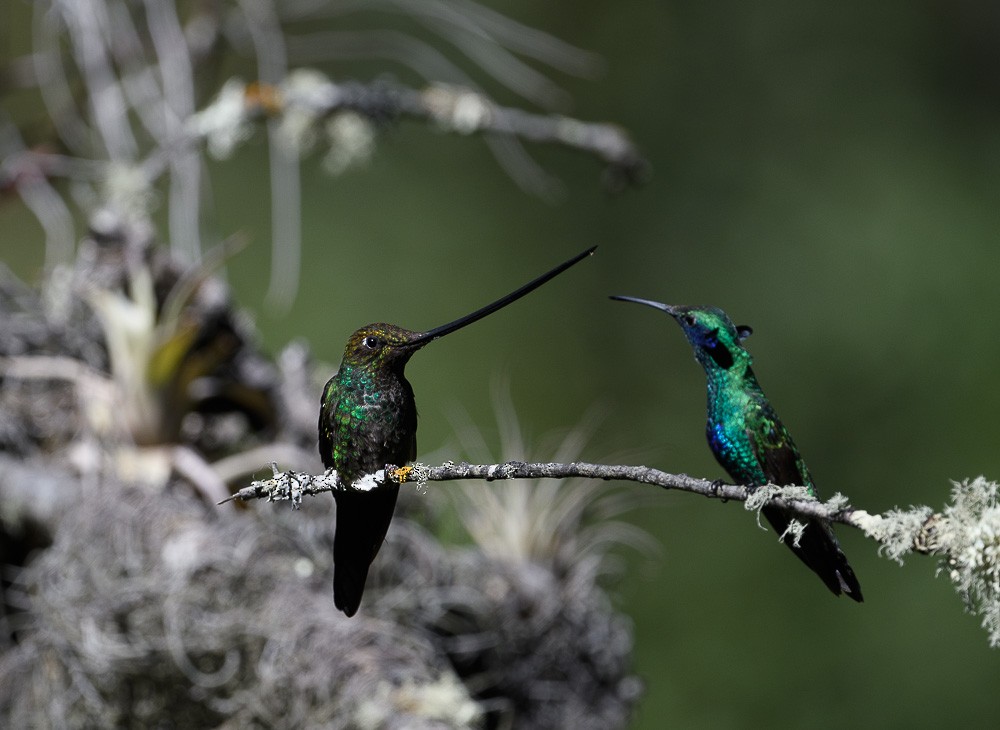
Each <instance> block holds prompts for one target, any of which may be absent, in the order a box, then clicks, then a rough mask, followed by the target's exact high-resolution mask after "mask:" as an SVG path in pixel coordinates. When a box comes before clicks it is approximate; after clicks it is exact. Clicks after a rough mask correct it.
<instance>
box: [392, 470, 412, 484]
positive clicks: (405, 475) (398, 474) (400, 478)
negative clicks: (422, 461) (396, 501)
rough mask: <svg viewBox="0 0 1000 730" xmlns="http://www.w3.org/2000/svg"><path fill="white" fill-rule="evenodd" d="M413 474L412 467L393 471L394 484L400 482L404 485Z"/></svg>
mask: <svg viewBox="0 0 1000 730" xmlns="http://www.w3.org/2000/svg"><path fill="white" fill-rule="evenodd" d="M411 474H413V467H412V466H401V467H399V468H398V469H393V471H392V480H393V481H394V482H399V483H400V484H403V483H404V482H406V480H407V479H409V478H410V475H411Z"/></svg>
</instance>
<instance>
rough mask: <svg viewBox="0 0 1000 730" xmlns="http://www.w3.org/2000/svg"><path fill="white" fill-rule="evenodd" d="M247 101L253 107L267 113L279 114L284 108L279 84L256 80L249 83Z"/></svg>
mask: <svg viewBox="0 0 1000 730" xmlns="http://www.w3.org/2000/svg"><path fill="white" fill-rule="evenodd" d="M246 103H247V106H248V107H250V108H251V109H259V110H260V111H262V112H264V113H265V114H278V113H279V112H281V109H282V99H281V91H280V90H279V89H278V87H277V86H274V85H272V84H265V83H262V82H260V81H254V82H252V83H250V84H247V88H246Z"/></svg>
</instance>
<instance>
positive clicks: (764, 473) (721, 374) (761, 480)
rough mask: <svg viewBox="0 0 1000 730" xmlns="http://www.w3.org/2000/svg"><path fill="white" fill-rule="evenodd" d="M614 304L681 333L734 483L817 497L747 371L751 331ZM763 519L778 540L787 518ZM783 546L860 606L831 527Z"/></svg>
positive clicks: (681, 309) (718, 316) (769, 511)
mask: <svg viewBox="0 0 1000 730" xmlns="http://www.w3.org/2000/svg"><path fill="white" fill-rule="evenodd" d="M611 298H612V299H617V300H619V301H623V302H635V303H637V304H645V305H646V306H648V307H653V308H654V309H659V310H662V311H664V312H666V313H667V314H669V315H670V316H671V317H673V318H674V319H675V320H676V321H677V323H678V324H679V325H680V326H681V329H683V330H684V334H685V335H686V336H687V339H688V342H689V343H690V344H691V347H692V348H694V355H695V359H696V360H697V361H698V362H699V363H701V366H702V367H703V368H704V369H705V375H706V376H707V379H708V424H707V429H706V431H707V435H708V444H709V446H710V447H711V449H712V453H713V454H714V455H715V458H716V459H717V460H718V462H719V463H720V464H721V465H722V468H723V469H725V470H726V471H727V472H728V473H729V476H730V477H732V479H733V480H734V481H736V482H737V483H738V484H742V485H745V486H746V487H747V488H748V489H749V490H751V491H752V490H753V489H754V488H756V487H760V486H763V485H765V484H776V485H778V486H787V485H799V486H803V487H807V488H808V489H809V493H810V494H812V496H814V497H815V496H816V487H815V485H814V483H813V479H812V475H810V473H809V469H808V468H806V464H805V462H804V461H803V460H802V455H801V454H800V453H799V450H798V448H797V447H796V446H795V442H794V441H792V436H791V434H790V433H789V432H788V429H787V428H785V426H784V424H783V423H782V422H781V421H780V420H779V419H778V414H777V413H776V412H775V410H774V408H773V407H772V406H771V403H770V401H768V399H767V397H766V396H765V395H764V391H763V390H761V387H760V384H759V383H758V382H757V378H756V376H755V375H754V372H753V369H752V368H751V365H752V363H753V359H752V358H751V356H750V353H749V352H747V350H746V349H745V348H744V347H743V340H745V339H746V338H747V337H748V336H749V335H750V334H751V331H752V330H751V329H750V328H749V327H746V326H740V327H737V326H735V325H734V324H733V323H732V320H730V319H729V317H728V316H727V315H726V313H725V312H723V311H722V310H721V309H718V308H716V307H691V306H671V305H669V304H662V303H660V302H654V301H650V300H648V299H637V298H635V297H624V296H613V297H611ZM762 512H763V514H764V517H766V518H767V521H768V522H770V523H771V526H772V527H773V528H774V529H775V530H777V531H778V534H779V535H783V534H784V533H785V530H786V529H787V528H788V524H789V520H790V518H789V516H788V515H787V514H786V513H785V512H783V511H782V510H780V509H777V508H776V507H765V508H764V509H763V510H762ZM785 544H786V545H788V547H790V548H791V550H792V552H793V553H795V555H796V556H797V557H798V558H799V559H800V560H801V561H802V562H803V563H805V564H806V565H807V566H809V568H810V569H811V570H812V571H813V572H814V573H816V575H818V576H819V577H820V579H821V580H822V581H823V582H824V583H825V584H826V587H827V588H829V589H830V590H831V591H833V593H834V594H835V595H838V596H839V595H840V594H841V593H846V594H847V595H848V596H849V597H850V598H853V599H854V600H855V601H858V602H859V603H860V602H861V601H862V600H863V599H862V597H861V585H860V584H859V583H858V579H857V578H856V577H855V575H854V571H853V570H852V569H851V566H850V564H849V563H848V562H847V556H845V555H844V553H843V551H842V550H841V549H840V544H839V543H838V542H837V538H836V536H834V534H833V528H832V527H831V525H830V523H829V522H827V521H825V520H818V519H813V520H809V521H808V522H807V523H806V529H805V531H804V532H803V533H802V536H801V538H800V540H799V544H798V546H796V545H794V544H793V543H792V542H791V541H787V542H786V543H785Z"/></svg>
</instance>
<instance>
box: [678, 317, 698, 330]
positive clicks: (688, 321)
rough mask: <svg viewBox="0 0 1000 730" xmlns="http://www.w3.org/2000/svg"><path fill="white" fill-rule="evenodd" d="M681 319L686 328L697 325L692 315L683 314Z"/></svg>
mask: <svg viewBox="0 0 1000 730" xmlns="http://www.w3.org/2000/svg"><path fill="white" fill-rule="evenodd" d="M681 319H683V320H684V324H686V325H687V326H688V327H694V326H695V325H696V324H697V323H698V320H696V319H695V318H694V315H693V314H685V315H684V316H683V317H681Z"/></svg>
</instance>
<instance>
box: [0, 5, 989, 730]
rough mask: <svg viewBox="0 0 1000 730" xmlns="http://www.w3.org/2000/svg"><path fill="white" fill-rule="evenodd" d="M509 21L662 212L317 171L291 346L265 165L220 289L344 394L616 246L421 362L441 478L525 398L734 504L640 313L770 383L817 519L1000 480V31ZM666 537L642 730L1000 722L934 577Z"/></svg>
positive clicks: (685, 527)
mask: <svg viewBox="0 0 1000 730" xmlns="http://www.w3.org/2000/svg"><path fill="white" fill-rule="evenodd" d="M489 4H490V5H492V6H493V7H496V8H497V9H499V10H502V11H503V12H504V13H506V14H508V15H510V16H512V17H514V18H516V19H518V20H520V21H522V22H524V23H527V24H530V25H534V26H537V27H539V28H541V29H543V30H546V31H549V32H551V33H553V34H555V35H557V36H559V37H560V38H562V39H564V40H567V41H569V42H572V43H574V44H576V45H578V46H581V47H584V48H587V49H590V50H593V51H595V52H597V53H599V54H600V55H601V56H602V57H603V58H604V59H605V60H606V63H607V68H606V72H605V73H604V74H603V75H602V76H601V77H600V78H597V79H593V80H578V79H572V78H562V77H559V78H557V80H558V81H559V82H560V83H561V84H564V85H565V87H566V88H567V89H568V90H569V91H570V92H571V93H572V96H573V97H574V99H575V103H574V106H573V107H572V109H571V110H570V111H571V113H573V114H574V115H575V116H578V117H581V118H583V119H591V120H609V121H614V122H617V123H619V124H621V125H622V126H623V127H625V128H626V129H628V130H629V131H630V132H631V133H632V135H633V136H634V138H635V140H636V141H637V143H638V144H639V146H640V148H641V149H642V150H643V151H644V152H645V153H646V154H647V155H648V157H649V159H650V160H651V162H652V165H653V176H652V178H651V179H650V181H649V182H648V184H646V185H645V186H644V187H642V188H641V189H638V190H635V191H627V192H625V193H624V194H621V195H618V196H614V197H609V196H608V195H606V194H605V193H604V192H603V191H602V189H601V187H600V184H599V166H598V165H597V164H596V163H595V162H594V161H593V160H592V159H589V158H586V157H584V156H581V155H578V154H574V153H571V152H567V151H563V150H553V149H538V148H531V152H532V153H533V154H535V156H536V158H537V159H538V160H539V161H540V162H541V163H542V165H543V166H544V167H545V169H546V170H548V171H549V172H551V173H553V174H554V175H556V176H557V177H558V178H559V179H560V180H561V181H562V182H563V183H564V185H565V188H566V190H565V196H564V200H563V201H562V202H560V203H557V204H550V203H546V202H543V201H540V200H538V199H536V198H533V197H530V196H528V195H526V194H524V193H522V192H521V191H520V190H518V188H517V186H516V185H515V184H514V183H513V182H512V181H511V180H510V179H509V178H507V177H506V176H505V175H504V174H503V173H502V171H501V170H500V168H499V167H498V166H497V164H496V163H495V161H494V160H493V159H492V157H491V155H490V153H489V151H488V150H487V148H486V147H485V145H484V144H483V143H482V142H481V141H480V140H478V139H474V138H458V137H453V136H446V135H442V134H439V133H436V132H434V131H430V130H428V129H426V128H423V127H421V126H418V125H414V124H408V123H404V124H401V125H400V126H398V127H394V128H392V129H391V130H390V131H389V132H388V134H387V135H386V136H385V137H383V138H382V141H381V142H380V144H379V147H378V151H377V154H376V157H375V159H374V160H373V162H372V164H371V165H369V166H368V167H367V168H365V169H363V170H360V171H354V172H351V173H348V174H346V175H344V176H342V177H339V178H330V177H329V176H327V175H325V174H324V173H323V172H322V171H321V169H320V166H319V164H318V162H317V161H316V160H311V161H309V162H307V163H306V164H305V167H304V171H303V187H304V208H303V225H304V237H305V241H304V250H303V267H302V281H301V287H300V289H299V292H298V296H297V297H296V299H295V302H294V306H293V307H292V309H291V311H290V312H288V313H284V314H280V313H275V312H272V311H269V310H268V309H267V307H266V305H265V301H264V292H265V290H266V287H267V282H268V274H269V271H268V264H267V262H268V260H269V257H270V250H271V245H272V244H271V241H270V240H269V231H270V221H269V218H268V211H269V202H268V183H267V177H266V176H267V165H266V150H265V149H264V147H263V145H262V144H257V145H251V146H250V147H247V148H243V149H242V150H241V151H240V152H239V153H238V154H237V155H236V157H234V158H233V159H231V160H229V161H226V162H222V163H218V164H214V165H213V167H212V175H213V206H214V211H213V215H214V217H215V221H216V223H215V225H216V227H217V229H218V230H219V231H220V232H221V233H222V234H228V233H231V232H233V231H245V232H248V233H249V235H250V237H251V240H252V244H251V247H250V250H249V252H248V253H244V254H243V255H241V256H240V257H238V258H237V259H236V260H235V261H233V262H232V264H231V266H230V267H229V270H228V276H229V279H230V282H231V284H232V286H233V288H234V291H235V294H236V296H237V298H238V300H239V301H240V302H241V303H242V304H243V305H244V306H246V307H248V308H249V309H250V310H251V311H253V312H254V313H255V315H256V317H257V322H258V325H259V326H260V328H261V330H262V332H263V337H264V340H265V345H266V347H267V348H268V349H269V350H270V351H271V352H277V351H278V350H279V349H280V348H281V347H282V346H283V345H285V344H286V343H287V342H289V341H290V340H292V339H295V338H305V339H306V340H308V342H309V343H310V345H311V346H312V348H313V350H314V352H315V353H316V355H317V356H318V357H319V358H321V359H323V360H326V361H328V362H329V363H330V365H331V370H332V368H334V367H335V366H336V363H337V362H338V361H339V358H340V354H341V352H342V348H343V344H344V342H345V340H346V338H347V336H348V335H349V334H350V332H351V331H352V330H354V329H355V328H356V327H358V326H360V325H362V324H365V323H367V322H370V321H378V320H386V321H390V322H396V323H399V324H401V325H403V326H406V327H410V328H413V329H421V328H428V327H431V326H434V325H437V324H441V323H443V322H445V321H447V320H450V319H452V318H453V317H456V316H458V315H460V314H462V313H464V312H466V311H467V310H469V309H471V308H473V307H476V306H479V305H480V304H483V303H485V302H486V301H488V300H490V299H492V298H493V297H495V296H497V295H499V294H501V293H504V292H506V291H507V290H509V289H511V288H512V287H513V286H515V285H518V284H520V283H522V282H523V281H525V280H527V279H528V278H530V277H532V276H534V275H535V274H537V273H538V272H540V271H542V270H544V269H545V268H547V267H548V266H550V265H552V264H554V263H555V262H558V261H560V260H562V259H564V258H566V257H568V256H569V255H571V254H572V253H575V252H577V251H579V250H581V249H583V248H585V247H587V246H590V245H593V244H599V245H600V249H599V251H598V253H597V255H596V257H595V258H593V259H592V260H589V261H587V262H584V263H583V264H581V265H580V266H579V267H577V268H576V269H575V270H573V271H572V272H570V273H568V274H567V275H566V276H564V277H561V278H560V279H559V280H557V281H556V282H553V283H552V284H550V285H548V286H547V287H545V288H544V289H542V290H540V291H539V292H538V293H536V294H534V295H532V297H531V298H530V300H528V301H525V302H522V303H519V304H517V305H516V306H514V307H512V308H511V309H509V310H507V311H505V312H504V313H502V314H499V315H497V316H495V317H491V318H490V319H488V320H486V321H484V322H483V323H481V324H478V325H476V326H475V327H472V328H470V329H468V330H466V331H464V332H462V333H461V334H457V335H455V336H454V337H450V338H448V339H446V340H442V341H441V342H439V343H435V344H434V345H432V346H431V347H429V348H427V350H426V351H425V352H423V353H421V354H420V355H418V356H417V357H416V358H414V360H413V362H412V363H411V364H410V365H409V367H408V370H407V372H408V376H409V379H410V381H411V382H412V383H413V385H414V388H415V391H416V393H417V401H418V405H419V407H420V411H421V427H420V444H421V450H422V452H423V453H427V452H428V451H431V450H436V449H439V448H448V449H453V450H454V449H455V448H456V447H454V446H453V444H454V443H455V439H454V436H453V435H452V433H451V425H450V422H449V419H448V414H449V412H451V411H452V410H454V409H455V408H456V407H461V408H464V409H466V410H467V411H468V412H469V413H470V414H471V416H472V418H473V419H474V420H475V421H476V422H477V423H478V424H480V425H481V426H482V427H483V428H484V430H485V431H486V432H487V434H488V435H489V436H490V437H491V438H494V439H495V436H496V429H495V427H494V425H493V415H492V406H491V401H490V388H491V382H492V381H493V380H494V379H495V377H496V376H497V374H502V375H503V376H505V377H507V378H509V380H510V382H511V390H512V394H513V398H514V401H515V403H516V405H517V408H518V412H519V415H520V417H521V419H522V422H523V424H524V425H525V427H526V429H527V430H528V432H529V433H530V434H532V435H534V436H535V437H540V436H542V435H543V434H545V433H547V432H549V431H551V430H552V429H559V428H566V427H570V426H572V425H573V424H574V423H576V422H578V421H579V420H580V419H581V417H582V416H583V414H584V413H585V412H586V411H587V410H588V409H589V408H590V407H592V406H593V405H594V404H597V405H598V406H599V407H601V408H602V409H603V412H604V413H605V417H604V420H603V421H602V424H601V427H600V429H599V431H598V436H597V438H595V439H594V440H593V442H592V443H591V444H590V446H589V448H588V450H587V452H586V453H585V454H584V458H586V459H587V460H592V461H600V460H607V459H612V458H614V459H622V460H626V461H630V462H635V463H647V464H649V465H652V466H656V467H659V468H662V469H665V470H667V471H672V472H687V473H690V474H693V475H698V476H705V477H708V478H717V477H721V476H723V474H722V472H721V470H720V468H719V467H718V466H717V465H716V464H715V463H714V460H713V459H712V457H711V454H710V453H709V451H708V448H707V446H706V444H705V437H704V398H705V396H704V387H705V385H704V378H703V375H702V373H701V371H700V368H699V367H698V366H697V365H696V363H695V362H694V361H693V359H692V357H691V354H690V351H689V349H688V346H687V345H686V343H685V341H684V339H683V336H682V335H681V332H680V330H679V329H678V328H677V327H676V326H675V325H674V324H673V323H672V322H670V321H669V320H668V318H666V317H664V316H660V315H657V314H656V313H654V312H652V311H649V310H645V309H640V308H638V307H634V306H623V305H621V304H616V303H613V302H610V301H608V300H607V298H606V295H608V294H612V293H621V294H632V295H637V296H645V297H649V298H654V299H660V300H663V301H667V302H672V303H705V304H715V305H718V306H721V307H723V308H724V309H726V310H727V311H728V312H729V313H730V314H731V315H732V317H733V319H734V320H736V321H737V322H738V323H747V324H751V325H752V326H753V327H754V329H755V334H754V336H753V337H752V339H751V340H750V341H749V343H748V346H749V348H750V350H751V352H752V353H753V354H754V356H755V358H756V369H757V374H758V377H759V379H760V381H761V383H762V385H763V387H764V389H765V391H766V392H767V393H768V395H769V396H770V398H771V399H772V401H773V402H774V403H775V405H776V407H777V409H778V411H779V413H780V414H781V415H782V418H783V419H784V421H785V423H786V424H787V425H788V426H789V428H790V429H791V430H792V432H793V433H794V435H795V438H796V441H797V442H798V445H799V446H800V448H801V449H802V451H803V453H804V454H805V456H806V459H807V461H808V463H809V465H810V468H811V469H812V472H813V474H814V476H815V477H816V479H817V483H818V485H819V488H820V491H821V493H822V494H823V495H824V496H829V495H831V494H833V493H834V492H836V491H841V492H844V493H845V494H847V495H849V497H850V498H851V500H852V502H853V503H854V504H855V505H856V506H859V507H862V508H864V509H867V510H869V511H882V510H885V509H888V508H891V507H893V506H895V505H900V506H907V505H910V504H929V505H932V506H934V507H940V506H941V505H942V504H943V503H944V502H945V500H946V499H947V497H948V492H949V489H950V483H949V480H950V479H961V478H965V477H974V476H976V475H979V474H985V475H986V476H988V477H991V478H1000V455H998V453H997V450H996V448H995V444H996V442H997V437H998V435H1000V426H998V425H997V417H996V414H997V413H998V412H1000V390H998V389H997V387H996V375H995V373H996V369H997V362H998V359H1000V337H998V336H997V334H998V326H1000V291H998V289H997V286H996V283H997V276H996V271H997V268H998V261H1000V252H998V250H997V249H998V243H1000V237H998V232H1000V9H998V7H1000V6H997V4H996V3H989V2H972V1H971V0H970V1H966V2H951V3H947V2H927V1H924V2H899V1H897V2H883V3H864V2H848V3H840V4H836V5H829V4H821V3H802V2H792V1H791V0H787V1H782V0H771V1H770V2H761V3H740V2H709V3H699V2H649V1H642V2H630V3H621V4H614V3H596V2H579V0H576V1H571V0H558V1H553V2H546V3H538V2H528V1H527V0H518V1H516V2H502V1H501V0H492V2H491V3H489ZM323 68H324V70H326V71H328V72H331V73H334V74H337V75H338V76H340V77H343V76H346V75H358V76H360V77H362V78H371V77H373V76H374V75H375V74H376V73H378V71H377V70H376V67H375V66H373V65H367V66H363V65H355V66H350V65H341V66H326V67H323ZM379 68H380V69H381V70H389V71H392V72H396V73H397V74H398V75H399V77H400V78H402V79H403V80H407V81H409V80H410V79H408V78H407V77H406V74H405V73H404V72H401V71H399V70H398V69H393V68H391V67H388V68H387V67H379ZM498 96H499V98H500V99H501V100H502V101H505V102H507V103H516V99H514V98H513V97H511V96H510V95H509V94H508V95H504V94H502V93H498ZM0 229H2V231H3V234H2V239H3V243H2V244H0V246H2V250H3V259H4V260H5V261H7V262H8V263H10V264H11V265H12V266H13V267H14V269H15V270H16V271H18V272H19V273H21V274H22V275H24V276H26V277H33V276H37V274H38V272H39V269H40V266H41V262H42V248H41V246H42V244H41V241H42V240H43V239H42V236H41V232H40V229H39V227H38V226H37V224H36V223H35V222H34V221H33V219H32V218H31V217H30V215H28V214H27V213H25V212H24V211H23V210H22V209H20V207H19V206H18V205H15V204H12V203H9V202H8V203H7V204H6V205H4V206H2V207H0ZM449 444H451V446H449ZM525 456H531V455H530V454H527V455H525ZM631 488H632V489H635V490H636V491H637V492H641V493H647V492H648V490H649V488H645V489H644V488H641V487H637V486H635V487H631ZM647 504H648V505H649V506H647V508H645V509H643V510H641V511H640V512H637V513H635V514H633V515H631V516H630V519H631V520H632V521H634V522H635V523H636V524H638V525H641V526H642V527H643V528H645V529H647V530H649V531H650V532H651V533H652V534H653V535H655V537H656V538H657V540H658V541H659V542H660V543H661V544H662V548H663V549H662V554H661V555H660V556H657V557H655V558H650V557H647V556H636V555H635V554H628V555H626V556H625V557H626V564H625V569H624V571H623V573H622V575H621V578H620V582H619V583H618V584H617V586H616V590H617V592H618V595H619V596H620V599H619V605H620V607H621V608H622V610H624V611H626V612H628V613H629V614H630V615H631V616H632V617H633V618H634V621H635V636H636V665H637V669H638V671H639V673H640V674H641V675H642V677H643V678H644V680H645V682H646V696H645V699H644V701H643V702H642V705H641V708H640V711H639V713H638V716H637V718H636V722H635V726H636V727H637V728H659V727H663V726H664V725H667V724H675V725H679V726H682V727H692V726H693V727H697V726H703V727H748V726H764V725H783V726H792V727H800V726H801V727H804V726H809V727H823V726H834V725H841V724H844V723H852V724H855V725H860V726H878V727H902V726H914V727H920V726H933V725H941V724H944V723H948V724H949V725H952V726H955V727H960V726H970V725H976V724H985V723H988V722H990V721H992V722H995V721H996V718H997V716H998V715H997V711H998V709H1000V702H998V700H997V687H998V684H1000V654H998V653H997V652H996V651H991V650H990V649H988V648H987V645H986V635H985V633H984V632H983V631H982V630H981V629H980V628H979V626H978V619H977V618H975V617H973V616H969V615H965V614H963V612H962V607H961V604H960V601H959V599H958V598H957V597H956V595H955V594H954V592H953V591H952V589H951V587H950V584H949V582H948V580H947V578H946V577H944V576H940V577H937V578H936V577H935V571H936V568H937V566H936V565H935V563H934V562H933V561H932V560H929V559H926V558H914V559H912V560H910V561H909V562H908V564H907V565H906V566H905V567H902V568H901V567H899V566H897V565H895V564H893V563H891V562H889V561H887V560H885V559H882V558H880V557H879V556H878V555H877V554H876V550H875V547H874V545H873V543H871V542H870V541H868V540H866V539H864V538H863V537H862V536H861V535H859V534H857V533H856V532H854V531H851V530H846V529H841V530H840V535H841V541H842V543H843V545H844V548H845V550H846V552H847V553H848V555H849V556H850V558H851V562H852V564H853V565H854V567H855V570H856V572H857V574H858V576H859V578H860V580H861V582H862V585H863V586H864V592H865V597H866V599H867V602H866V603H865V604H864V605H861V606H858V605H854V604H853V603H851V602H850V601H847V600H844V599H840V600H837V599H834V598H833V597H832V596H831V595H830V594H829V593H828V592H827V591H826V590H825V589H824V588H823V586H822V585H821V584H820V583H819V581H818V580H817V579H816V578H815V577H814V576H812V575H810V574H809V573H808V571H806V570H805V569H804V568H803V567H802V566H801V565H799V564H798V563H797V561H795V560H794V559H793V558H792V556H791V555H789V554H787V551H786V550H785V549H784V548H783V547H780V546H779V545H777V544H776V539H775V536H774V535H773V534H772V533H770V532H765V531H761V530H758V529H757V528H755V527H754V524H753V518H752V517H751V516H750V515H748V514H746V513H745V512H744V511H743V510H742V509H741V508H740V506H739V505H735V504H727V505H723V504H720V503H717V502H709V501H706V500H703V499H698V498H696V497H693V496H690V495H683V494H676V495H675V494H655V495H653V499H652V500H651V502H649V503H647Z"/></svg>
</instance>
